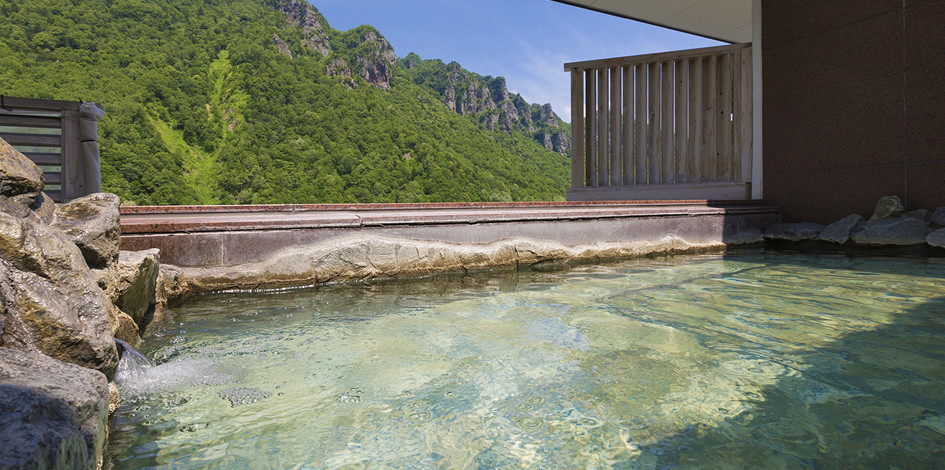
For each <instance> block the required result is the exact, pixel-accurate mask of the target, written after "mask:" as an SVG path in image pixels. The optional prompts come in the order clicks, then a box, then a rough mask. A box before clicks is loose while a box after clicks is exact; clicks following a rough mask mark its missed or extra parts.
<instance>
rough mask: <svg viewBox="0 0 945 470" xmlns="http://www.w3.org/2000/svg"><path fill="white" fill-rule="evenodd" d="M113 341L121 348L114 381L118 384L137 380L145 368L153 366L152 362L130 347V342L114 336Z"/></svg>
mask: <svg viewBox="0 0 945 470" xmlns="http://www.w3.org/2000/svg"><path fill="white" fill-rule="evenodd" d="M115 342H116V343H118V345H119V346H121V348H122V350H123V352H122V353H121V359H120V360H119V361H118V369H117V370H116V371H115V383H117V384H118V385H124V384H129V383H135V382H138V381H139V380H140V378H141V377H142V376H143V375H144V373H145V371H146V370H148V369H150V368H151V367H154V363H153V362H151V361H150V360H148V358H146V357H144V354H141V353H140V352H138V351H137V350H135V348H133V347H131V345H130V344H128V343H126V342H124V341H122V340H120V339H118V338H115Z"/></svg>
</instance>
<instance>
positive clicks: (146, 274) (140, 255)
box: [93, 248, 161, 330]
mask: <svg viewBox="0 0 945 470" xmlns="http://www.w3.org/2000/svg"><path fill="white" fill-rule="evenodd" d="M160 256H161V251H160V250H158V249H157V248H153V249H150V250H145V251H122V252H120V253H119V255H118V263H116V264H115V265H114V266H113V267H111V268H108V269H102V270H94V271H93V273H94V274H95V276H96V278H97V280H98V285H99V286H100V287H101V288H102V289H104V290H105V293H106V294H107V295H108V297H109V299H111V301H112V302H114V303H115V305H116V306H117V307H118V308H119V309H121V311H123V312H125V313H127V314H128V315H129V316H131V318H133V319H134V321H135V323H136V324H137V325H138V327H139V328H141V329H142V330H143V329H144V327H145V326H146V325H145V324H144V321H145V320H146V318H145V317H146V316H147V314H148V311H149V310H150V309H151V308H152V307H154V305H155V301H156V298H155V288H156V286H157V280H158V272H159V268H160V265H159V263H158V260H159V258H160Z"/></svg>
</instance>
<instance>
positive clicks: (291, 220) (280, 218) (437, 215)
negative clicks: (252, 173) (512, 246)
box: [121, 201, 777, 234]
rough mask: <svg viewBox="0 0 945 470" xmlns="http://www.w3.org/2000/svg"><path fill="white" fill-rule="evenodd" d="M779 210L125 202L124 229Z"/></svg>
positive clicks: (637, 204) (686, 205)
mask: <svg viewBox="0 0 945 470" xmlns="http://www.w3.org/2000/svg"><path fill="white" fill-rule="evenodd" d="M773 212H777V208H775V207H772V206H766V205H764V204H763V203H741V204H739V203H735V202H726V203H714V204H713V203H708V202H706V201H634V202H626V203H613V202H591V203H586V202H573V203H572V202H539V203H534V202H526V203H448V204H350V205H345V204H340V205H337V204H329V205H273V206H268V205H267V206H135V207H123V208H122V218H121V226H122V233H123V234H157V233H196V232H223V231H251V230H279V229H316V228H355V229H356V228H364V227H384V226H394V225H399V226H404V225H430V224H483V223H513V222H541V221H564V220H589V219H608V218H634V217H687V216H696V215H747V214H763V213H773Z"/></svg>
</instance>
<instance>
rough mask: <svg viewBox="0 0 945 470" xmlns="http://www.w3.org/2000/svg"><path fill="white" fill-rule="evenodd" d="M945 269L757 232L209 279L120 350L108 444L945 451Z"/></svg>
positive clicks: (700, 455) (361, 453) (188, 461)
mask: <svg viewBox="0 0 945 470" xmlns="http://www.w3.org/2000/svg"><path fill="white" fill-rule="evenodd" d="M943 278H945V264H941V263H937V262H934V261H928V260H920V259H891V258H850V257H845V256H833V255H831V256H815V255H790V254H778V253H765V252H758V251H754V252H745V253H740V254H729V255H725V256H721V255H712V256H686V257H676V258H663V259H653V260H636V261H628V262H622V263H616V264H611V265H606V266H581V267H575V268H570V269H567V270H551V271H547V272H523V271H519V272H505V273H485V274H474V275H465V276H459V275H454V276H436V277H432V278H421V279H415V280H403V281H401V280H398V281H383V282H380V281H379V282H366V283H358V284H347V285H334V286H327V287H321V288H318V289H312V290H298V291H291V292H283V293H278V294H266V295H254V294H253V295H251V294H242V295H232V294H229V295H222V294H220V295H210V296H203V297H199V298H197V299H194V300H192V301H190V302H188V303H186V304H183V305H181V306H179V307H177V308H175V309H173V310H172V311H171V312H170V314H169V316H168V317H167V319H166V320H165V321H164V322H163V323H161V324H159V325H155V327H154V328H152V329H151V330H150V331H151V333H149V335H148V336H146V338H145V342H144V343H143V345H142V347H143V353H144V354H145V355H147V356H148V357H149V358H151V360H153V361H154V362H155V363H156V364H157V365H155V366H153V367H150V368H145V369H140V370H138V373H137V375H135V374H126V372H127V370H126V369H120V371H119V373H118V375H117V377H116V380H117V381H118V384H119V386H120V388H121V389H122V405H121V407H120V408H119V410H118V411H117V412H116V414H115V417H114V422H113V428H112V434H111V437H110V443H109V448H108V451H107V456H106V461H107V462H108V463H107V466H111V468H116V469H128V468H578V467H580V468H671V467H684V468H685V467H691V468H696V467H699V468H705V467H714V468H717V467H729V466H730V467H735V468H748V467H753V468H798V467H826V468H837V467H860V468H862V467H864V466H868V467H879V466H882V467H885V466H890V465H893V466H898V467H900V468H931V467H933V466H935V465H937V464H939V463H940V462H942V460H943V457H945V401H943V398H942V393H941V391H942V390H943V386H945V369H943V368H942V364H943V363H945V362H943V360H945V358H943V356H942V349H941V344H942V341H943V340H945V317H943V312H945V297H943V293H945V291H943V288H942V281H943ZM132 357H133V356H131V357H129V356H128V355H127V354H126V357H125V360H128V359H130V358H132ZM123 363H124V360H123Z"/></svg>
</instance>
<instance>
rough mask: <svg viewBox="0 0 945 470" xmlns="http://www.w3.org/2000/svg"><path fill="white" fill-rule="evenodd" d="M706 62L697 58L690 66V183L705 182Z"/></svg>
mask: <svg viewBox="0 0 945 470" xmlns="http://www.w3.org/2000/svg"><path fill="white" fill-rule="evenodd" d="M704 62H705V61H704V60H702V57H697V58H695V59H694V60H693V61H692V63H690V64H689V182H691V183H700V182H702V181H705V177H704V176H703V173H702V159H703V158H704V155H703V153H702V131H703V129H702V123H703V121H705V112H704V110H703V107H704V106H703V100H702V95H703V92H702V90H703V87H704V84H703V83H702V75H703V74H702V72H703V69H704V67H703V65H704Z"/></svg>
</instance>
